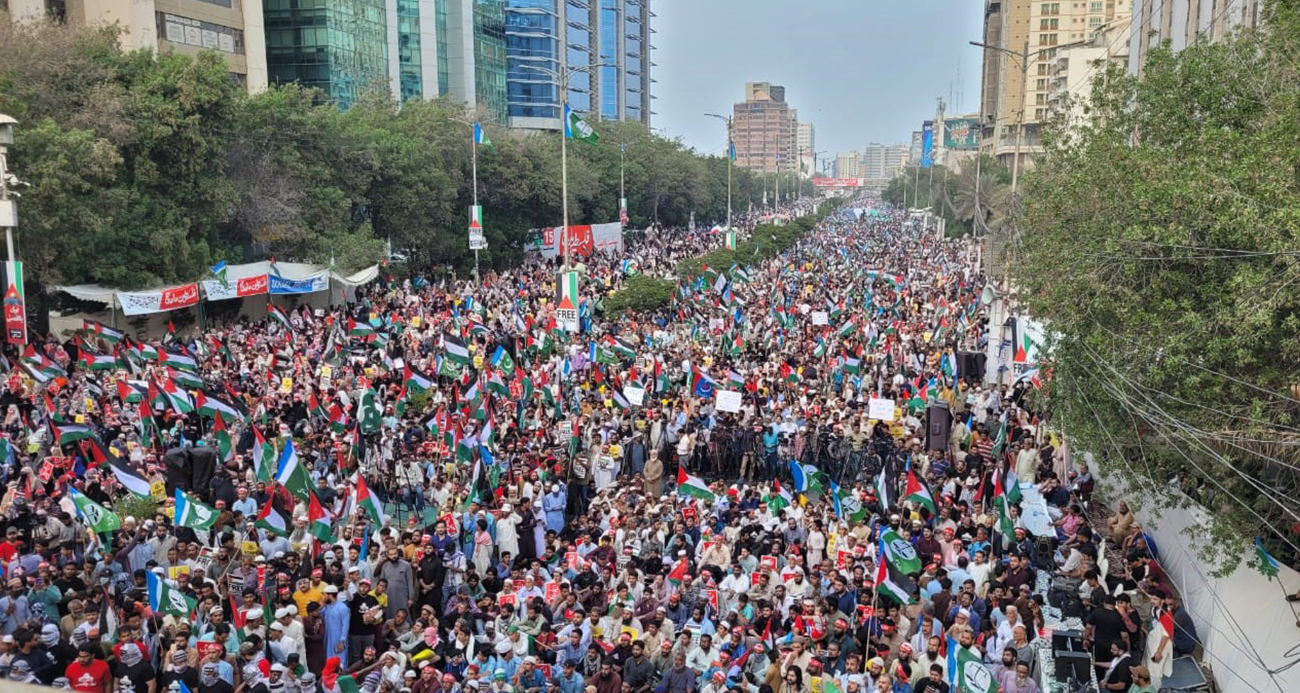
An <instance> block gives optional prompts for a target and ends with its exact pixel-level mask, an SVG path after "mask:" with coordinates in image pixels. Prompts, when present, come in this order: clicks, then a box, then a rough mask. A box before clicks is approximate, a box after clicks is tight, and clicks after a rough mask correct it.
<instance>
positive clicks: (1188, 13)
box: [1128, 0, 1264, 75]
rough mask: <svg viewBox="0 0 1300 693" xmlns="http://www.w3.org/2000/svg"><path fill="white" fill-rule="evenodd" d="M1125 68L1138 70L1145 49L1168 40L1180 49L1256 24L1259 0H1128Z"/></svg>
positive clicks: (1137, 72) (1171, 45)
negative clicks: (1130, 18) (1130, 20)
mask: <svg viewBox="0 0 1300 693" xmlns="http://www.w3.org/2000/svg"><path fill="white" fill-rule="evenodd" d="M1132 3H1133V10H1132V12H1133V23H1132V25H1131V26H1130V27H1129V36H1128V42H1129V46H1128V71H1129V73H1130V74H1134V75H1136V74H1139V73H1141V71H1142V65H1143V63H1145V62H1146V57H1147V51H1148V50H1150V49H1151V47H1152V46H1158V45H1160V43H1162V42H1164V41H1168V42H1169V45H1170V47H1171V48H1172V49H1173V50H1175V51H1180V50H1182V49H1184V48H1186V47H1187V46H1189V45H1191V44H1192V43H1194V42H1196V40H1197V39H1208V40H1210V41H1218V40H1220V39H1222V38H1223V37H1224V36H1225V35H1226V34H1227V33H1228V32H1229V31H1230V30H1232V29H1233V28H1235V27H1239V26H1244V27H1250V28H1254V27H1257V26H1259V23H1260V21H1261V19H1262V17H1261V12H1262V10H1263V7H1264V1H1263V0H1132Z"/></svg>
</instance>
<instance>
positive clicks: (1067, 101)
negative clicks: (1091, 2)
mask: <svg viewBox="0 0 1300 693" xmlns="http://www.w3.org/2000/svg"><path fill="white" fill-rule="evenodd" d="M1131 23H1132V17H1131V16H1129V15H1124V16H1117V17H1116V18H1115V19H1114V20H1112V21H1110V22H1107V23H1106V24H1103V25H1101V27H1100V28H1099V29H1097V31H1096V32H1094V33H1093V35H1092V37H1091V42H1090V43H1087V44H1085V45H1082V46H1072V47H1068V48H1062V49H1061V50H1060V51H1058V52H1057V54H1056V59H1055V60H1053V61H1052V64H1051V65H1050V66H1049V69H1048V74H1049V75H1050V79H1049V80H1048V93H1047V107H1048V110H1049V113H1050V114H1051V115H1053V116H1056V115H1065V116H1067V118H1068V120H1069V121H1070V122H1071V123H1072V124H1074V125H1079V124H1082V120H1083V119H1084V117H1085V115H1084V114H1085V111H1084V105H1085V104H1086V103H1087V100H1088V98H1089V96H1090V95H1091V94H1092V82H1093V80H1094V79H1095V78H1096V76H1097V75H1100V74H1102V73H1104V72H1105V70H1106V65H1107V64H1108V63H1109V64H1114V65H1118V66H1120V67H1125V68H1126V67H1127V66H1128V59H1129V55H1128V48H1129V46H1128V38H1129V28H1130V24H1131Z"/></svg>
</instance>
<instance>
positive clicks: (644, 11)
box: [506, 0, 654, 129]
mask: <svg viewBox="0 0 1300 693" xmlns="http://www.w3.org/2000/svg"><path fill="white" fill-rule="evenodd" d="M653 16H654V15H653V13H651V12H650V9H649V0H506V62H507V75H506V77H507V102H508V111H509V115H510V124H511V125H513V126H516V127H523V128H533V129H555V128H558V127H559V126H560V114H561V112H562V108H563V101H562V100H561V95H560V93H559V92H560V82H559V80H558V79H557V77H556V75H558V74H560V73H562V72H565V73H567V74H568V75H569V79H568V90H567V94H565V95H564V97H565V98H564V100H567V101H568V102H569V105H570V106H572V107H573V109H574V110H576V111H579V112H582V113H589V114H592V115H595V116H596V117H599V118H604V119H609V120H622V119H630V120H639V121H641V122H643V123H646V124H647V125H649V122H650V115H651V110H650V104H649V99H650V97H649V94H650V84H651V80H650V78H649V67H650V63H649V59H648V55H649V49H650V48H651V46H650V33H651V29H650V18H651V17H653ZM579 66H587V67H589V68H590V72H580V73H575V72H572V71H571V70H572V68H575V67H579Z"/></svg>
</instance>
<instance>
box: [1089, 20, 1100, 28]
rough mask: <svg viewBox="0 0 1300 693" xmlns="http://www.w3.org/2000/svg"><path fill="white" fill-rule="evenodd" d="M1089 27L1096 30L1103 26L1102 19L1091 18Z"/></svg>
mask: <svg viewBox="0 0 1300 693" xmlns="http://www.w3.org/2000/svg"><path fill="white" fill-rule="evenodd" d="M1088 26H1089V27H1091V28H1093V29H1096V28H1097V27H1099V26H1101V17H1089V18H1088Z"/></svg>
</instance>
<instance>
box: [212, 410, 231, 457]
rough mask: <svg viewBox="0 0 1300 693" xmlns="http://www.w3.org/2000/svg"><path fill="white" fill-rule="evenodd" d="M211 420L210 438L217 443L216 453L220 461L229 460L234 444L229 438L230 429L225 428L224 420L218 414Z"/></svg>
mask: <svg viewBox="0 0 1300 693" xmlns="http://www.w3.org/2000/svg"><path fill="white" fill-rule="evenodd" d="M212 421H213V423H212V438H213V440H215V441H216V443H217V454H218V456H219V457H221V461H222V462H229V461H230V460H231V458H232V457H233V455H234V452H235V445H234V442H233V441H231V440H230V431H227V430H226V420H225V418H224V417H222V416H221V415H220V414H218V415H217V416H216V417H215V418H214V419H213V420H212Z"/></svg>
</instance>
